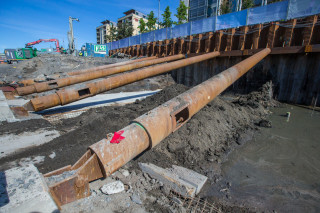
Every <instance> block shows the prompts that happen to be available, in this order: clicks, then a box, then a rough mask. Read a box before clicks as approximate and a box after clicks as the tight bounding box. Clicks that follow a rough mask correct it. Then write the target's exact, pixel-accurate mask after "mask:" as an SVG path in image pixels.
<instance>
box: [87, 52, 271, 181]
mask: <svg viewBox="0 0 320 213" xmlns="http://www.w3.org/2000/svg"><path fill="white" fill-rule="evenodd" d="M270 52H271V50H270V49H269V48H267V49H264V50H262V51H260V52H259V53H257V54H255V55H253V56H251V57H249V58H247V59H245V60H244V61H242V62H240V63H238V64H237V65H235V66H233V67H231V68H229V69H227V70H225V71H223V72H222V73H220V74H218V75H216V76H214V77H212V78H210V79H209V80H207V81H205V82H203V83H201V84H200V85H198V86H196V87H194V88H192V89H190V90H188V91H187V92H184V93H182V94H181V95H179V96H177V97H175V98H173V99H171V100H170V101H168V102H166V103H164V104H162V105H160V106H159V107H157V108H155V109H153V110H151V111H149V112H148V113H146V114H144V115H142V116H140V117H138V118H137V119H136V120H134V121H133V123H131V124H130V125H129V126H127V127H125V128H123V129H122V131H123V134H122V136H123V137H124V139H123V140H122V141H121V142H120V143H119V144H110V142H108V140H106V139H103V140H101V141H99V142H97V143H95V144H93V145H92V146H90V147H89V148H90V150H91V151H92V152H93V153H95V154H96V155H97V156H98V159H99V161H100V165H102V166H103V168H101V170H102V173H103V174H104V176H108V175H110V174H112V173H113V172H114V171H116V170H117V169H119V168H120V167H121V166H123V165H124V164H126V163H127V162H129V161H130V160H132V159H133V158H134V157H136V156H137V155H139V154H140V153H142V152H143V151H145V150H146V149H147V148H149V147H150V148H151V147H154V146H156V145H157V144H158V143H160V142H161V141H162V140H163V139H164V138H166V137H167V136H168V135H170V134H171V133H172V132H174V131H176V130H177V129H178V128H180V127H181V126H182V125H183V124H185V123H186V122H187V121H188V120H189V119H190V118H191V117H192V116H193V115H194V114H195V113H197V112H198V111H199V110H200V109H201V108H203V107H204V106H206V105H207V104H208V103H209V102H211V101H212V100H213V99H214V98H215V97H216V96H217V95H219V94H220V93H221V92H223V91H224V90H225V89H226V88H227V87H229V86H230V85H231V84H232V83H234V82H235V81H236V80H237V79H239V78H240V77H241V76H242V75H244V74H245V73H246V72H247V71H248V70H249V69H251V68H252V67H253V66H254V65H256V64H257V63H258V62H259V61H261V60H262V59H263V58H264V57H266V56H267V55H268V54H269V53H270Z"/></svg>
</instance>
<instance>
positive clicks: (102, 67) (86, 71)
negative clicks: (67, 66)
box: [67, 56, 158, 76]
mask: <svg viewBox="0 0 320 213" xmlns="http://www.w3.org/2000/svg"><path fill="white" fill-rule="evenodd" d="M156 58H158V57H157V56H151V57H145V58H138V59H135V60H128V61H124V62H119V63H114V64H108V65H104V66H99V67H93V68H90V69H85V70H78V71H73V72H68V73H67V74H68V75H70V76H72V75H80V74H83V73H89V72H94V71H98V70H102V69H108V68H112V67H117V66H123V65H126V64H132V63H137V62H141V61H147V60H152V59H156Z"/></svg>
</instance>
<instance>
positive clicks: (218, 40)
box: [214, 30, 223, 51]
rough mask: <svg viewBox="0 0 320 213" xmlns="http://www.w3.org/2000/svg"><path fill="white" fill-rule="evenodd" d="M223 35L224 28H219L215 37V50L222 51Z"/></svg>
mask: <svg viewBox="0 0 320 213" xmlns="http://www.w3.org/2000/svg"><path fill="white" fill-rule="evenodd" d="M222 35H223V32H222V30H218V31H217V32H216V33H215V38H214V51H220V47H221V38H222Z"/></svg>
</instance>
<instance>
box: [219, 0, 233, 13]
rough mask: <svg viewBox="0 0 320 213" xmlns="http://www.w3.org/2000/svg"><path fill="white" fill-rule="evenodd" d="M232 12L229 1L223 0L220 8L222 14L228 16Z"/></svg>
mask: <svg viewBox="0 0 320 213" xmlns="http://www.w3.org/2000/svg"><path fill="white" fill-rule="evenodd" d="M230 12H231V7H230V3H229V0H223V2H222V4H221V6H220V14H221V15H223V14H227V13H230Z"/></svg>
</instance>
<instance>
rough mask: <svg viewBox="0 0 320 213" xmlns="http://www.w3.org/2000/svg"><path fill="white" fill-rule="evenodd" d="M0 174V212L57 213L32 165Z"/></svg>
mask: <svg viewBox="0 0 320 213" xmlns="http://www.w3.org/2000/svg"><path fill="white" fill-rule="evenodd" d="M0 174H1V176H0V177H1V179H0V189H1V190H0V191H1V197H0V212H4V213H5V212H13V213H14V212H17V213H24V212H26V213H27V212H28V213H29V212H41V213H45V212H48V213H49V212H50V213H52V212H59V210H58V207H57V206H56V204H55V202H54V201H53V199H52V198H51V196H50V194H49V192H48V187H47V185H46V184H45V182H44V178H43V176H42V175H41V174H40V173H39V171H38V169H37V168H36V167H35V166H34V165H33V164H28V165H26V166H24V167H16V168H12V169H9V170H6V171H5V172H1V173H0Z"/></svg>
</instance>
